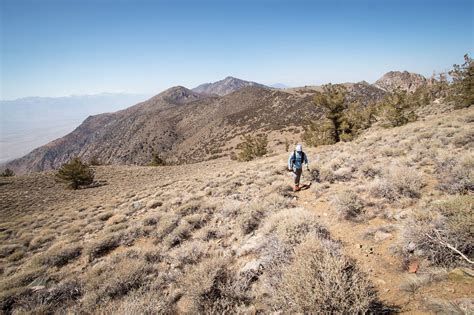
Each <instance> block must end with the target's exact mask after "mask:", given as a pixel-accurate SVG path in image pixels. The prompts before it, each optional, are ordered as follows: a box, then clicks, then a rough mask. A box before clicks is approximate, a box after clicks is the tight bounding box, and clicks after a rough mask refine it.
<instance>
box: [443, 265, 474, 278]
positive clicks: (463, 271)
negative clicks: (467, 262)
mask: <svg viewBox="0 0 474 315" xmlns="http://www.w3.org/2000/svg"><path fill="white" fill-rule="evenodd" d="M473 277H474V271H473V270H471V269H468V268H455V269H453V270H451V271H450V272H449V273H448V279H449V280H451V281H472V279H473Z"/></svg>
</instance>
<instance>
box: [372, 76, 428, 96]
mask: <svg viewBox="0 0 474 315" xmlns="http://www.w3.org/2000/svg"><path fill="white" fill-rule="evenodd" d="M426 84H427V80H426V78H425V77H424V76H422V75H421V74H417V73H411V72H408V71H403V72H400V71H390V72H387V73H385V74H384V75H383V76H382V77H381V78H380V79H378V80H377V81H375V83H374V86H376V87H379V88H381V89H383V90H385V91H387V92H393V91H394V90H395V89H396V88H398V87H399V88H401V89H402V90H404V91H408V92H414V91H415V90H416V89H417V88H419V87H421V86H423V85H426Z"/></svg>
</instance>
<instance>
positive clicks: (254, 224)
mask: <svg viewBox="0 0 474 315" xmlns="http://www.w3.org/2000/svg"><path fill="white" fill-rule="evenodd" d="M264 216H265V211H264V209H263V207H262V206H261V205H260V204H258V203H252V204H250V205H249V206H248V207H247V208H246V209H244V212H243V214H242V215H241V216H240V218H239V221H240V223H239V224H240V229H241V230H242V233H243V234H244V235H245V234H249V233H251V232H253V231H255V230H256V229H257V228H258V226H259V224H260V221H261V220H262V219H263V217H264Z"/></svg>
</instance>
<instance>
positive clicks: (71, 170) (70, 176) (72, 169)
mask: <svg viewBox="0 0 474 315" xmlns="http://www.w3.org/2000/svg"><path fill="white" fill-rule="evenodd" d="M56 178H57V180H58V181H60V182H64V183H68V184H69V187H70V188H72V189H77V188H79V186H83V185H90V184H92V183H93V181H94V170H93V169H92V168H91V167H90V166H89V165H87V164H85V163H83V162H82V161H81V159H80V158H79V157H74V158H73V159H72V160H71V161H69V162H68V163H66V164H63V165H62V166H61V168H60V169H59V170H58V172H57V173H56Z"/></svg>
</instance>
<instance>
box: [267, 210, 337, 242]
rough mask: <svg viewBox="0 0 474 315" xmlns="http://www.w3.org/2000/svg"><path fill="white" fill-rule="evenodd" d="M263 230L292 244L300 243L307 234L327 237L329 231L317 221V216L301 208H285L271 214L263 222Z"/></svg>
mask: <svg viewBox="0 0 474 315" xmlns="http://www.w3.org/2000/svg"><path fill="white" fill-rule="evenodd" d="M264 231H267V234H269V235H274V236H276V237H278V239H280V240H281V241H283V242H284V243H286V244H289V245H292V246H295V245H298V244H299V243H301V241H302V240H303V239H304V238H305V237H306V236H307V235H308V234H309V235H315V236H318V237H320V238H329V231H328V230H327V229H326V228H324V227H323V226H321V225H320V224H319V223H318V218H317V216H316V215H314V214H312V213H311V212H309V211H307V210H304V209H302V208H294V209H285V210H282V211H280V212H277V213H275V214H273V215H271V216H270V217H269V218H268V219H267V220H266V222H265V225H264Z"/></svg>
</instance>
